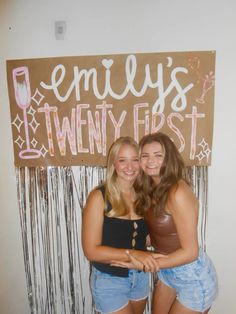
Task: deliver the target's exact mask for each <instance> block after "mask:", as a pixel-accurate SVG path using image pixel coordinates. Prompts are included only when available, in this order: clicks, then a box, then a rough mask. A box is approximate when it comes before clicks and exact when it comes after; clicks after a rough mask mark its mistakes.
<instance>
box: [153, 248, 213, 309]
mask: <svg viewBox="0 0 236 314" xmlns="http://www.w3.org/2000/svg"><path fill="white" fill-rule="evenodd" d="M157 275H158V279H160V280H161V281H162V282H163V283H164V284H166V285H167V286H169V287H171V288H174V289H175V290H176V298H177V300H178V301H179V302H180V303H181V304H182V305H183V306H185V307H187V308H189V309H191V310H194V311H199V312H204V311H205V310H207V309H208V308H210V307H211V305H212V303H213V301H214V300H215V298H216V297H217V293H218V284H217V275H216V271H215V267H214V265H213V264H212V262H211V260H210V258H209V257H208V256H207V254H206V253H205V252H203V251H202V250H200V251H199V256H198V259H197V260H195V261H193V262H192V263H189V264H185V265H181V266H177V267H173V268H166V269H161V270H160V271H159V272H158V273H157Z"/></svg>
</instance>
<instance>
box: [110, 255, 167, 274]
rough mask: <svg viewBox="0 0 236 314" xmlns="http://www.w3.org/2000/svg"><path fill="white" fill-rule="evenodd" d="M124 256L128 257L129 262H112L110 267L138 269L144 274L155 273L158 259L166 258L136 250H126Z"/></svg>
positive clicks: (157, 269) (157, 268)
mask: <svg viewBox="0 0 236 314" xmlns="http://www.w3.org/2000/svg"><path fill="white" fill-rule="evenodd" d="M126 254H127V256H128V257H129V260H130V261H129V262H117V261H114V262H112V264H111V265H112V266H119V267H125V268H129V269H138V270H141V271H145V272H157V271H159V269H160V266H159V263H158V258H160V257H165V258H167V255H163V254H157V253H151V252H147V251H138V250H131V251H129V250H126Z"/></svg>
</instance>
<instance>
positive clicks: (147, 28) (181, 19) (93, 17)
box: [0, 0, 236, 314]
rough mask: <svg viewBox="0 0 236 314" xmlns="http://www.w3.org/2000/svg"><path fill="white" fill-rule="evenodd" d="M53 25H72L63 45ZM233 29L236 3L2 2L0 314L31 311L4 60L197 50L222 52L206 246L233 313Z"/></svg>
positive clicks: (224, 307)
mask: <svg viewBox="0 0 236 314" xmlns="http://www.w3.org/2000/svg"><path fill="white" fill-rule="evenodd" d="M55 20H65V21H67V34H66V38H65V40H56V39H55V36H54V21H55ZM235 30H236V2H235V1H234V0H225V1H218V0H204V1H203V0H199V1H191V0H178V1H170V0H148V1H147V0H135V1H134V0H128V1H127V0H116V1H115V0H113V1H112V0H99V1H96V0H86V1H82V0H77V1H76V0H57V1H56V0H37V1H36V0H15V1H14V0H0V39H1V43H0V119H1V121H0V143H1V147H2V149H1V154H0V184H1V189H0V193H1V195H0V199H1V212H0V248H1V254H0V304H1V307H0V314H15V313H18V314H26V313H28V312H29V310H28V303H27V294H26V280H25V274H24V263H23V253H22V241H21V231H20V218H19V213H18V208H17V200H16V182H15V174H14V164H13V146H12V142H11V128H10V112H9V103H8V95H7V84H6V71H5V61H6V60H7V59H18V58H19V59H21V58H34V57H50V56H53V57H54V56H69V55H77V56H78V55H89V54H110V53H128V52H161V51H193V50H216V93H215V117H214V121H215V126H214V146H213V150H214V151H213V161H212V166H211V167H210V170H209V215H208V229H207V230H208V232H207V248H208V252H209V254H210V255H211V257H212V259H213V260H214V262H215V265H216V268H217V271H218V274H219V281H220V294H219V297H218V300H217V301H216V303H215V304H214V306H213V308H212V311H211V313H213V314H222V313H223V314H235V311H236V305H235V304H234V303H235V291H236V276H235V265H236V250H235V245H234V243H235V238H236V201H235V196H234V193H236V192H235V190H234V189H235V178H236V167H235V166H234V163H235V161H236V144H235V139H234V136H235V134H236V133H235V131H236V127H235V125H236V123H235V117H236V104H234V102H235V90H236V87H235V73H236V66H235V57H236V53H235V52H236V37H235ZM86 314H87V313H86ZM88 314H89V313H88Z"/></svg>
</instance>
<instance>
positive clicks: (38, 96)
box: [31, 88, 44, 106]
mask: <svg viewBox="0 0 236 314" xmlns="http://www.w3.org/2000/svg"><path fill="white" fill-rule="evenodd" d="M43 98H44V95H43V94H41V93H40V91H39V90H38V88H36V90H35V93H34V95H33V96H32V97H31V99H32V100H33V101H34V102H35V103H36V105H37V106H39V105H40V103H41V101H42V100H43Z"/></svg>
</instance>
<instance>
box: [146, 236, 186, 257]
mask: <svg viewBox="0 0 236 314" xmlns="http://www.w3.org/2000/svg"><path fill="white" fill-rule="evenodd" d="M150 237H151V245H152V246H153V248H154V250H155V252H157V253H160V254H170V253H173V252H174V251H176V250H178V249H180V248H181V245H180V241H179V238H178V236H177V235H176V234H171V235H166V236H158V235H156V236H150Z"/></svg>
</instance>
